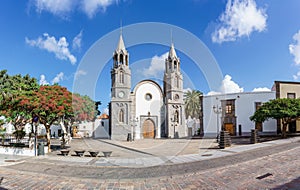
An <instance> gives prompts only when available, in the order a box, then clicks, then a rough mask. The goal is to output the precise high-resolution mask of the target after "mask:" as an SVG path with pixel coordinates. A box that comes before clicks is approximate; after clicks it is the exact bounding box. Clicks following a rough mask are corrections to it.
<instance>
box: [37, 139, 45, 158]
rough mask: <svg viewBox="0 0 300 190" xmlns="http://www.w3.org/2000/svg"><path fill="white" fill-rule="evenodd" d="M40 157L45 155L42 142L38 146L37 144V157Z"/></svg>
mask: <svg viewBox="0 0 300 190" xmlns="http://www.w3.org/2000/svg"><path fill="white" fill-rule="evenodd" d="M40 155H45V152H44V143H42V142H39V144H38V156H40Z"/></svg>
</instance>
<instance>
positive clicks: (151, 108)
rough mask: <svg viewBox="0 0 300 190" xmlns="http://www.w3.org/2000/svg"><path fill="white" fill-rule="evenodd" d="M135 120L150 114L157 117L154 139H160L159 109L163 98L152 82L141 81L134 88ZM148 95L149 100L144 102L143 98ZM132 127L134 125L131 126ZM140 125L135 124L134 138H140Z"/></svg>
mask: <svg viewBox="0 0 300 190" xmlns="http://www.w3.org/2000/svg"><path fill="white" fill-rule="evenodd" d="M134 92H135V105H136V107H135V118H140V116H141V115H144V116H145V115H148V112H150V114H151V116H157V119H158V121H157V126H155V127H156V129H157V131H156V138H160V134H161V122H162V121H161V109H162V107H163V96H162V91H161V89H160V87H159V86H158V85H157V84H156V83H154V82H152V81H148V80H147V81H142V82H140V83H139V84H138V85H137V86H136V88H135V91H134ZM147 93H149V94H151V95H152V99H151V100H146V99H145V96H146V94H147ZM133 125H134V124H133ZM141 125H143V123H141V122H140V120H139V122H137V123H136V127H135V128H136V130H135V134H136V135H135V138H136V139H140V138H141V133H142V131H141V127H142V126H141Z"/></svg>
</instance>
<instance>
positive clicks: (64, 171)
mask: <svg viewBox="0 0 300 190" xmlns="http://www.w3.org/2000/svg"><path fill="white" fill-rule="evenodd" d="M237 148H238V147H237ZM237 148H236V149H231V150H230V149H229V150H228V151H229V152H228V154H229V155H228V156H223V157H216V158H212V159H205V160H200V161H195V162H185V163H180V164H174V163H171V164H169V163H164V164H163V165H159V166H153V167H143V168H136V167H134V168H130V167H120V166H116V167H114V166H97V165H96V163H97V161H100V160H101V159H103V158H102V157H97V158H89V157H84V158H80V159H82V160H81V161H82V162H81V164H80V163H79V162H76V163H77V165H74V162H66V161H65V162H64V161H59V160H51V159H49V158H48V157H44V158H32V159H26V160H23V161H22V162H21V163H18V164H15V165H10V166H2V167H0V178H1V177H3V180H2V183H1V184H0V187H1V188H2V189H299V187H300V185H299V184H300V179H299V176H300V157H299V155H300V143H299V142H298V141H293V142H289V143H284V144H279V145H277V144H276V143H274V144H273V145H271V146H267V147H259V148H255V149H252V150H250V151H244V152H239V153H236V152H235V151H233V150H237ZM224 151H226V149H225V150H224ZM208 157H209V156H208ZM70 158H73V157H70ZM74 158H75V157H74ZM95 160H96V161H95ZM128 160H130V159H128ZM78 163H79V164H78ZM265 174H271V175H268V176H267V177H264V178H261V179H259V178H260V177H261V176H264V175H265Z"/></svg>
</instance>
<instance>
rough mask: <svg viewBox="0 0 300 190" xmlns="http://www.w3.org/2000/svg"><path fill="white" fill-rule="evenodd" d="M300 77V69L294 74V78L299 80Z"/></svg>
mask: <svg viewBox="0 0 300 190" xmlns="http://www.w3.org/2000/svg"><path fill="white" fill-rule="evenodd" d="M299 77H300V71H298V72H297V74H295V75H293V79H294V80H298V79H299Z"/></svg>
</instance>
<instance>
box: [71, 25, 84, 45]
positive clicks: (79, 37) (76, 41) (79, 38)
mask: <svg viewBox="0 0 300 190" xmlns="http://www.w3.org/2000/svg"><path fill="white" fill-rule="evenodd" d="M81 43H82V30H81V31H80V32H79V34H77V36H75V38H74V39H73V43H72V48H73V49H81Z"/></svg>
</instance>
